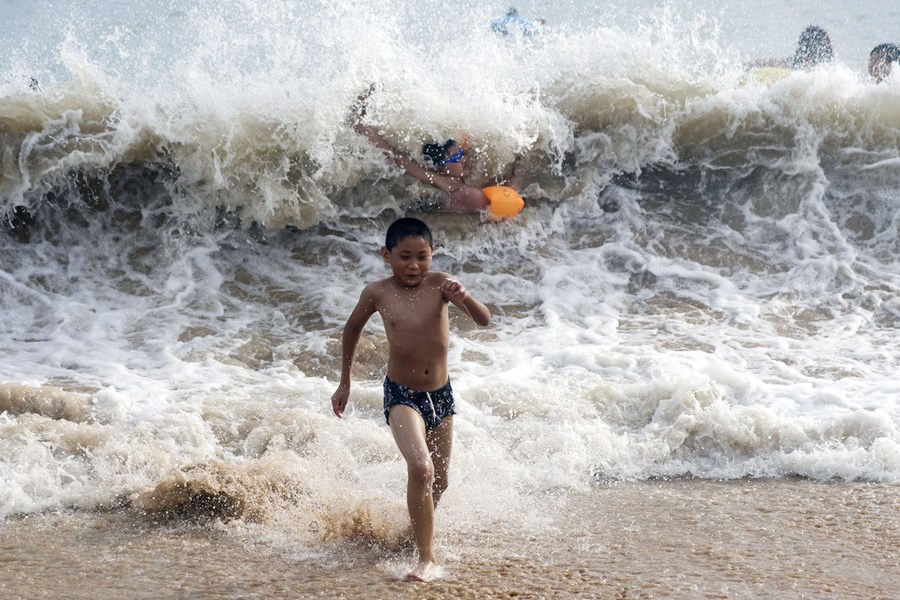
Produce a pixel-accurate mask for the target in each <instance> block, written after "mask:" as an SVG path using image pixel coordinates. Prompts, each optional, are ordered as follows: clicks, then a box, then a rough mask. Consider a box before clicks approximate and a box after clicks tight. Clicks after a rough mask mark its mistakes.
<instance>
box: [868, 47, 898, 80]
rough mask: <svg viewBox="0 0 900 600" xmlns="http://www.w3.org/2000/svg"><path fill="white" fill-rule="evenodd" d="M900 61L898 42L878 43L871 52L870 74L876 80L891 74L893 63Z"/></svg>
mask: <svg viewBox="0 0 900 600" xmlns="http://www.w3.org/2000/svg"><path fill="white" fill-rule="evenodd" d="M895 62H900V47H898V46H897V45H896V44H878V45H877V46H875V47H874V48H872V52H871V53H869V75H871V76H872V78H873V79H874V80H875V81H876V82H881V81H883V80H884V79H885V78H886V77H887V76H888V75H890V74H891V63H895Z"/></svg>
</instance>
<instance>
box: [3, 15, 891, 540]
mask: <svg viewBox="0 0 900 600" xmlns="http://www.w3.org/2000/svg"><path fill="white" fill-rule="evenodd" d="M734 4H735V5H736V6H737V3H734ZM781 4H785V3H781ZM805 4H806V5H808V6H805V7H804V8H803V9H797V10H796V11H795V12H793V13H791V12H789V11H788V9H785V8H781V9H780V10H781V11H782V12H777V11H774V10H773V11H772V12H769V13H767V12H766V10H763V9H761V10H759V11H756V10H753V11H751V10H749V9H748V8H746V7H745V8H741V9H740V10H738V9H737V8H736V7H735V8H734V10H730V9H729V8H728V6H725V5H721V3H715V4H712V3H710V5H709V6H708V7H704V5H702V4H693V5H688V4H685V3H678V2H674V3H670V4H652V3H642V4H640V3H639V4H638V5H634V4H633V3H611V4H609V5H606V4H605V5H604V6H603V7H602V8H596V7H592V6H590V5H589V4H586V3H569V4H567V3H562V4H561V5H560V7H559V8H558V9H556V8H554V11H553V13H554V14H551V13H550V11H549V10H547V11H545V13H544V14H542V13H541V10H542V9H541V6H540V3H537V2H535V3H531V4H528V3H520V4H519V5H518V6H519V9H520V12H521V13H523V14H530V15H534V16H542V17H544V18H545V19H546V23H545V25H544V26H543V27H542V28H541V29H540V30H539V31H538V33H536V34H535V35H532V36H527V35H522V34H521V33H516V32H513V34H512V35H509V36H506V37H503V36H499V35H495V34H494V33H492V32H491V31H490V28H489V26H488V24H489V23H490V21H491V19H493V18H496V17H497V16H499V15H501V14H502V13H503V12H504V11H505V10H506V6H507V5H506V4H497V3H485V4H483V5H478V6H476V7H471V8H470V7H468V6H464V5H462V4H460V3H450V2H446V3H445V2H436V1H427V2H419V3H407V2H400V1H396V0H392V1H386V2H380V3H377V4H374V5H373V6H369V4H368V3H349V2H347V3H344V2H336V3H319V2H307V1H302V2H293V1H290V2H288V1H276V2H270V3H267V4H265V5H263V4H262V3H257V2H241V1H237V0H234V1H226V2H222V1H216V2H199V3H181V2H176V1H174V0H173V1H171V2H167V3H162V5H161V6H160V4H159V3H150V2H134V3H131V4H129V5H127V6H125V7H120V6H119V3H105V2H102V3H92V4H91V7H90V8H88V7H85V6H83V5H82V3H75V2H71V3H67V2H61V3H60V2H56V3H53V5H52V6H43V5H40V6H38V5H33V3H26V2H21V1H19V0H16V1H14V2H6V3H5V4H4V5H2V6H0V14H2V15H3V16H4V17H5V18H6V21H5V22H6V23H8V24H9V25H8V27H9V31H8V32H7V33H8V34H9V35H8V36H6V38H5V40H4V41H3V42H2V44H3V47H2V50H3V52H2V53H0V169H2V171H0V212H2V214H3V215H4V219H3V225H2V230H0V309H2V314H3V316H4V318H3V320H2V324H0V332H2V335H0V516H2V517H4V518H9V517H13V516H18V515H26V514H38V513H44V512H48V511H54V510H59V509H67V508H79V509H84V510H101V509H109V508H120V509H124V510H133V511H136V512H140V513H141V514H143V513H144V511H149V512H164V513H166V514H184V515H186V516H193V515H197V514H206V513H212V514H213V515H215V516H219V517H223V519H224V522H225V523H229V522H230V523H253V524H259V526H260V527H261V531H260V532H259V533H258V535H259V536H261V537H263V538H265V537H267V536H270V537H272V538H275V537H278V536H282V535H283V536H284V538H282V539H283V540H289V541H287V542H284V543H289V544H293V545H295V546H292V547H294V548H295V549H296V551H297V552H298V553H300V554H303V553H308V554H309V555H310V556H315V555H317V554H318V553H320V552H322V551H323V550H322V549H323V547H324V546H323V544H327V543H328V542H329V541H333V540H334V539H340V538H341V536H343V535H347V533H346V532H347V531H349V530H352V529H354V528H362V529H366V528H368V529H371V530H373V531H374V533H373V535H375V536H376V537H377V536H378V535H380V534H379V533H378V532H379V531H381V530H382V529H383V530H385V531H391V532H394V531H396V532H397V534H398V535H399V534H400V533H401V532H402V530H403V523H405V519H406V518H407V517H406V514H405V507H404V504H403V490H404V486H405V476H404V467H403V462H402V460H401V458H400V456H399V454H398V452H397V450H396V447H395V445H394V442H393V440H392V439H391V436H390V432H389V430H388V428H387V426H386V425H385V423H384V418H383V415H382V409H381V403H382V391H381V382H382V379H383V377H384V372H385V364H386V347H385V336H384V330H383V327H382V325H381V322H380V320H379V319H378V318H374V319H373V320H372V321H370V323H369V326H368V327H367V329H366V332H365V334H364V338H363V340H362V342H361V345H360V348H359V352H358V356H357V366H356V371H355V379H354V388H353V394H352V401H351V410H350V414H349V416H348V418H346V419H344V420H339V419H337V418H335V417H334V415H333V414H332V412H331V406H330V401H329V398H330V395H331V393H332V392H333V391H334V388H335V386H336V385H337V380H338V376H339V352H340V348H339V345H340V334H341V328H342V326H343V324H344V321H345V319H346V318H347V316H348V315H349V313H350V311H351V309H352V307H353V306H354V304H355V302H356V300H357V298H358V295H359V293H360V291H361V290H362V287H363V286H364V285H365V283H367V282H369V281H371V280H373V279H376V278H381V277H384V276H386V275H387V274H388V271H387V267H386V266H385V265H384V263H383V262H382V260H381V258H380V257H379V255H378V249H379V247H380V246H381V244H382V243H383V235H384V231H385V229H386V227H387V225H388V224H389V223H390V222H391V221H392V220H393V219H394V218H396V217H398V216H402V215H404V214H407V213H408V214H412V215H415V216H419V217H421V218H423V219H424V220H426V221H427V222H428V223H429V224H430V225H431V227H432V228H433V230H434V233H435V237H436V241H437V244H438V248H437V251H436V259H435V265H434V268H435V269H437V270H442V271H446V272H449V273H451V274H453V275H455V276H457V277H458V278H460V279H461V280H462V281H463V283H464V284H465V285H466V286H467V288H468V289H469V290H470V291H471V292H472V293H473V294H475V295H476V296H477V297H478V298H479V299H481V300H482V301H484V302H485V303H486V304H487V305H488V306H489V307H490V309H491V311H492V312H493V314H494V319H493V321H492V324H491V326H490V327H488V328H485V329H479V328H477V327H475V326H474V325H472V324H471V323H470V322H469V321H468V320H467V319H464V318H462V317H461V315H459V314H458V313H453V308H452V307H451V329H452V335H451V337H452V342H451V353H450V371H451V377H452V381H453V386H454V389H455V390H456V393H457V405H458V415H457V417H456V419H455V446H454V456H453V466H452V469H451V479H452V482H451V485H450V489H449V490H448V492H447V494H446V495H445V497H444V498H445V500H444V501H443V502H442V505H441V519H442V527H444V528H450V529H452V530H457V531H460V530H465V529H466V528H479V527H486V526H487V524H489V523H491V522H492V521H499V520H504V519H521V520H522V521H523V523H525V524H529V525H533V524H535V523H539V522H540V520H541V510H542V509H541V504H540V503H539V502H536V501H535V500H536V498H541V497H543V496H544V495H545V494H547V493H549V492H553V493H555V494H563V495H565V494H567V493H569V492H572V493H575V492H580V491H584V490H585V489H588V488H589V487H590V486H591V485H592V484H595V483H597V482H603V481H620V480H647V479H652V478H679V477H696V478H704V479H739V478H794V477H798V476H799V477H802V478H809V479H812V480H816V481H831V480H842V481H856V482H889V483H896V482H898V481H900V403H898V397H900V379H898V377H897V373H898V366H900V344H898V342H897V339H898V332H900V260H898V257H900V227H898V226H900V153H898V142H900V140H898V136H900V73H897V72H895V73H894V75H893V76H892V77H891V78H890V79H889V80H888V81H886V82H884V83H882V84H880V85H875V84H874V83H872V82H871V81H869V80H868V79H867V76H866V73H865V64H866V62H865V61H866V58H867V55H868V50H869V49H870V48H871V47H872V46H874V45H876V44H878V43H881V42H888V41H891V42H900V39H891V38H890V37H883V36H888V35H889V34H888V33H885V32H883V31H881V29H879V28H880V27H883V26H885V25H884V24H885V23H894V24H896V23H897V22H898V19H897V17H898V12H897V11H898V9H897V8H893V9H891V8H890V7H885V6H884V5H883V3H878V6H877V11H876V10H875V7H876V3H875V2H871V1H868V0H867V1H866V2H863V3H858V4H860V6H854V7H853V8H851V9H847V8H845V7H844V6H843V5H842V4H841V5H838V4H837V3H831V2H826V3H822V2H808V3H805ZM763 5H765V3H763ZM821 5H828V7H831V8H830V9H829V10H827V11H826V10H825V9H821V10H823V12H822V14H821V15H819V14H817V10H819V9H818V8H816V7H819V6H821ZM832 5H834V6H832ZM741 6H743V5H741ZM837 6H840V9H838V8H837ZM763 8H765V6H763ZM870 9H871V10H870ZM557 11H558V12H557ZM785 11H788V12H785ZM848 11H849V12H848ZM886 11H887V13H888V14H885V12H886ZM891 11H893V13H892V15H891V14H890V12H891ZM876 12H877V13H879V14H878V15H875V13H876ZM820 16H821V18H818V17H820ZM810 23H816V24H820V25H823V26H824V27H826V28H827V29H828V30H829V33H830V34H831V37H832V39H833V40H834V43H835V52H836V61H835V62H834V63H833V64H831V65H829V66H827V67H824V68H821V69H818V70H815V71H812V72H794V73H792V74H790V75H788V76H787V77H785V78H783V79H781V80H779V81H776V82H774V83H771V84H769V83H764V82H762V81H759V80H756V79H754V78H753V77H752V76H751V75H749V74H748V72H747V71H746V69H745V68H744V64H745V63H746V62H747V61H749V60H752V59H756V58H761V57H770V56H775V57H783V56H787V55H789V54H790V53H791V52H792V49H793V45H794V43H795V41H796V38H797V36H798V34H799V32H800V31H801V30H802V29H803V28H804V27H805V26H806V25H808V24H810ZM39 31H43V32H45V34H41V35H38V32H39ZM894 33H895V34H896V33H897V32H896V30H894ZM898 37H900V35H898ZM767 44H768V45H767ZM370 83H374V84H375V92H374V94H373V95H372V98H371V101H370V107H369V113H368V114H369V118H370V119H372V123H375V124H377V125H379V126H380V127H382V128H383V131H384V132H385V135H386V136H387V137H388V138H389V139H391V140H392V141H393V142H394V143H395V144H397V145H398V146H400V147H402V148H404V149H405V150H407V151H409V152H410V153H412V154H414V155H416V156H418V151H419V148H420V147H421V145H422V143H425V142H429V141H433V140H436V139H444V138H447V137H460V136H463V135H467V136H468V139H469V143H470V146H471V147H472V148H473V154H474V158H475V162H476V167H477V173H476V179H477V180H478V182H479V183H483V184H485V185H487V184H489V183H491V182H493V181H494V179H495V178H496V177H498V176H499V175H500V174H502V173H503V172H504V171H506V170H507V169H508V168H509V167H510V166H511V164H512V162H513V161H514V160H515V158H516V157H517V156H521V157H522V158H521V161H522V162H521V164H522V165H523V167H524V169H525V176H524V184H525V185H524V187H523V189H522V193H523V196H524V197H525V198H526V208H525V210H524V211H523V213H522V214H520V215H519V216H518V217H516V218H515V219H513V220H510V221H505V222H501V223H491V222H487V221H485V220H484V219H482V218H481V217H480V216H478V215H443V214H434V213H418V212H415V211H414V210H412V209H410V208H409V207H411V206H413V205H415V203H416V202H417V201H419V200H421V199H423V198H433V197H435V192H434V191H433V190H431V189H429V188H428V187H427V186H423V185H421V184H419V183H416V182H415V181H414V180H412V179H411V178H409V177H407V176H405V175H403V174H401V173H399V172H398V171H397V170H396V169H394V168H392V167H391V166H390V165H389V163H388V161H387V160H386V159H385V157H384V156H383V154H381V153H380V152H379V151H378V150H377V149H375V148H373V147H372V146H371V144H369V143H368V142H367V141H366V140H365V139H364V138H362V137H360V136H358V135H356V134H355V133H354V132H353V130H352V129H351V127H350V122H349V119H348V115H349V111H350V106H351V105H352V103H353V101H354V99H355V98H356V97H357V95H358V94H359V93H360V92H361V91H363V90H364V89H366V87H367V86H368V85H369V84H370ZM486 499H489V501H487V500H486ZM254 526H255V525H254ZM384 535H389V534H384Z"/></svg>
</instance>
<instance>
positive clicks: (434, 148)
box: [422, 139, 456, 167]
mask: <svg viewBox="0 0 900 600" xmlns="http://www.w3.org/2000/svg"><path fill="white" fill-rule="evenodd" d="M454 145H456V140H453V139H449V140H447V141H446V142H444V143H443V144H425V145H424V146H422V155H423V156H425V158H427V159H428V160H430V161H431V164H432V165H433V166H435V167H439V166H441V164H442V163H443V162H444V159H445V158H446V155H447V151H448V150H450V148H452V147H453V146H454Z"/></svg>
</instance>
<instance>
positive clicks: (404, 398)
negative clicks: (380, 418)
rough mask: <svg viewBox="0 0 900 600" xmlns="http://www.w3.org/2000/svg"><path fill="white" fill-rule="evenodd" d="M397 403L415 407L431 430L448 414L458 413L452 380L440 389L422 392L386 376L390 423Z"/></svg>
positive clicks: (387, 406)
mask: <svg viewBox="0 0 900 600" xmlns="http://www.w3.org/2000/svg"><path fill="white" fill-rule="evenodd" d="M395 404H404V405H406V406H409V407H410V408H412V409H414V410H415V411H416V412H418V413H419V414H420V415H422V418H423V419H425V430H426V431H431V430H432V429H434V428H435V427H437V426H438V425H440V424H441V421H443V420H444V419H445V418H446V417H447V416H449V415H455V414H456V406H455V405H454V403H453V388H451V387H450V381H447V384H446V385H445V386H444V387H442V388H441V389H439V390H435V391H433V392H420V391H417V390H413V389H410V388H408V387H406V386H405V385H400V384H399V383H396V382H394V381H391V380H390V379H388V378H387V377H385V378H384V419H385V421H387V422H388V424H390V422H391V421H390V417H389V416H388V415H389V413H390V411H391V407H392V406H394V405H395Z"/></svg>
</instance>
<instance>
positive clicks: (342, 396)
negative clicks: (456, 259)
mask: <svg viewBox="0 0 900 600" xmlns="http://www.w3.org/2000/svg"><path fill="white" fill-rule="evenodd" d="M433 252H434V241H433V239H432V236H431V230H430V229H429V228H428V226H427V225H426V224H425V223H423V222H422V221H420V220H419V219H411V218H402V219H398V220H396V221H394V223H392V224H391V226H390V227H389V228H388V230H387V235H386V239H385V245H384V246H383V247H382V248H381V256H382V258H384V262H386V263H387V264H388V265H389V266H390V268H391V272H392V275H391V276H390V277H387V278H385V279H381V280H379V281H375V282H373V283H370V284H369V285H367V286H366V287H365V289H363V291H362V294H360V297H359V302H358V303H357V304H356V308H354V309H353V312H352V313H351V314H350V317H349V319H347V324H346V325H344V331H343V336H342V339H341V350H342V357H343V359H342V362H341V382H340V385H339V386H338V388H337V390H336V391H335V392H334V394H333V395H332V396H331V406H332V408H333V409H334V414H336V415H337V416H338V417H340V416H342V415H343V413H344V409H345V408H346V407H347V402H348V400H349V397H350V372H351V369H352V367H353V358H354V355H355V353H356V346H357V344H358V343H359V338H360V335H361V333H362V330H363V327H364V326H365V324H366V323H367V322H368V321H369V318H370V317H371V316H372V315H373V314H375V312H376V311H377V312H378V313H379V314H380V315H381V319H382V321H384V328H385V331H386V333H387V341H388V367H387V377H386V378H385V380H384V415H385V418H386V419H387V422H388V425H390V427H391V433H392V434H393V436H394V441H396V442H397V447H398V448H399V449H400V453H401V454H402V455H403V458H404V459H405V460H406V473H407V484H406V485H407V487H406V504H407V508H408V509H409V517H410V521H411V522H412V527H413V534H414V536H415V540H416V546H417V547H418V550H419V563H418V565H416V567H415V568H414V569H413V570H412V571H410V572H409V573H408V574H407V576H406V579H407V580H410V581H423V582H427V581H429V580H431V579H432V578H433V577H434V576H435V574H436V571H437V562H436V559H435V556H434V509H435V506H437V503H438V501H439V500H440V498H441V494H442V493H443V492H444V490H446V489H447V483H448V480H447V471H448V469H449V466H450V451H451V449H452V447H453V415H454V413H455V412H456V411H455V409H454V404H453V390H452V389H451V388H450V380H449V376H448V369H447V353H448V350H449V345H450V321H449V315H448V309H447V304H448V303H449V302H452V303H453V304H455V305H456V306H457V307H458V308H459V309H460V310H462V311H463V312H465V313H466V314H467V315H469V316H470V317H471V318H472V320H473V321H475V322H476V323H477V324H478V325H481V326H485V325H487V324H488V323H489V322H490V319H491V313H490V311H489V310H488V309H487V307H486V306H485V305H484V304H482V303H481V302H479V301H478V300H476V299H475V298H474V297H472V295H471V294H469V292H467V291H466V288H465V287H463V285H462V284H461V283H460V282H458V281H456V280H455V279H451V278H450V276H449V275H447V274H446V273H432V272H430V271H429V268H430V267H431V258H432V253H433Z"/></svg>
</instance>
